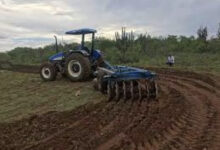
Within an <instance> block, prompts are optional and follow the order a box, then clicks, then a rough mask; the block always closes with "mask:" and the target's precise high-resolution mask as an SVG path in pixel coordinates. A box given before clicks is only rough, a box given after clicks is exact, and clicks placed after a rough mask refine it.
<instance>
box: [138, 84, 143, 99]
mask: <svg viewBox="0 0 220 150" xmlns="http://www.w3.org/2000/svg"><path fill="white" fill-rule="evenodd" d="M142 96H143V91H142V87H141V82H139V81H138V97H139V98H138V99H139V100H142Z"/></svg>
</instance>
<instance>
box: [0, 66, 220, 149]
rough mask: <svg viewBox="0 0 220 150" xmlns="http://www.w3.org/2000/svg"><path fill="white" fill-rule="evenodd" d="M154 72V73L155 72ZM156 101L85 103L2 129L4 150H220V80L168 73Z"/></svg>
mask: <svg viewBox="0 0 220 150" xmlns="http://www.w3.org/2000/svg"><path fill="white" fill-rule="evenodd" d="M152 69H153V68H152ZM155 71H156V72H157V73H158V74H159V79H158V83H159V85H160V96H159V98H158V99H157V100H148V101H146V100H143V101H142V102H140V101H134V102H131V101H130V100H127V101H126V102H124V101H119V102H114V101H113V102H105V101H104V100H103V101H101V102H99V103H96V104H94V103H87V104H85V105H82V106H80V107H77V108H76V109H73V110H71V111H65V112H55V111H54V112H48V113H46V114H43V115H33V116H31V117H29V118H27V119H22V120H18V121H15V122H13V123H1V124H0V147H1V149H30V150H32V149H49V150H61V149H68V150H71V149H74V150H77V149H79V150H88V149H97V150H107V149H111V150H119V149H124V150H171V149H173V150H174V149H176V150H219V149H220V79H219V78H217V77H215V76H212V75H208V74H198V73H192V72H184V71H174V70H167V69H155Z"/></svg>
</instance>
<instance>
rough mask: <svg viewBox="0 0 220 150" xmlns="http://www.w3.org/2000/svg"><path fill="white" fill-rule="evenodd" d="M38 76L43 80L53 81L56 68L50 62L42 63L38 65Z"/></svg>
mask: <svg viewBox="0 0 220 150" xmlns="http://www.w3.org/2000/svg"><path fill="white" fill-rule="evenodd" d="M40 76H41V78H42V79H43V80H44V81H54V80H55V79H56V76H57V71H56V68H55V67H54V65H53V64H52V63H50V62H46V63H43V64H42V65H41V66H40Z"/></svg>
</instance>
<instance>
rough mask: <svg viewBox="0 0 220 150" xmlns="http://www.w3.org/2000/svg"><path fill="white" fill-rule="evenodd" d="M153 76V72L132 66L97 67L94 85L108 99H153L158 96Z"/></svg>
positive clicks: (154, 76)
mask: <svg viewBox="0 0 220 150" xmlns="http://www.w3.org/2000/svg"><path fill="white" fill-rule="evenodd" d="M155 78H156V74H155V73H152V72H150V71H148V70H143V69H138V68H133V67H124V66H120V67H119V66H117V67H114V68H111V69H106V68H101V67H99V68H98V71H97V78H96V79H95V80H94V81H95V86H94V87H96V89H97V90H99V91H101V92H102V93H103V94H107V100H108V101H111V100H115V101H119V100H120V99H123V100H124V101H126V100H140V101H141V100H144V99H149V98H153V99H155V98H157V96H158V87H157V83H156V81H155Z"/></svg>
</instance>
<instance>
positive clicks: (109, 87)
mask: <svg viewBox="0 0 220 150" xmlns="http://www.w3.org/2000/svg"><path fill="white" fill-rule="evenodd" d="M107 96H108V98H107V99H108V101H111V100H112V99H113V98H114V89H113V88H112V85H111V82H108V85H107Z"/></svg>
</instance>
